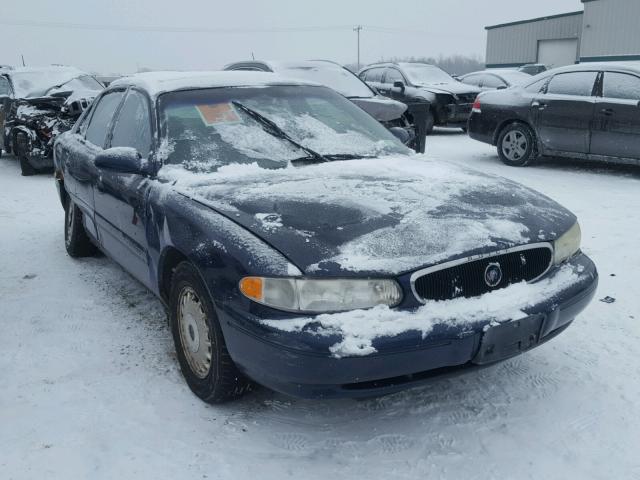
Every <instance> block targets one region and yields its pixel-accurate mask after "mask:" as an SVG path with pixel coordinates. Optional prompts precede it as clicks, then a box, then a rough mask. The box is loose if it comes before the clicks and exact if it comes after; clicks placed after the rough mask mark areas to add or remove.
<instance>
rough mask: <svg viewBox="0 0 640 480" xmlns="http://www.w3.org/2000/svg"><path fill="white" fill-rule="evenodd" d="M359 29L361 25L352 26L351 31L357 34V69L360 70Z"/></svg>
mask: <svg viewBox="0 0 640 480" xmlns="http://www.w3.org/2000/svg"><path fill="white" fill-rule="evenodd" d="M360 30H362V25H358V26H357V27H354V28H353V31H354V32H356V34H357V35H358V70H360Z"/></svg>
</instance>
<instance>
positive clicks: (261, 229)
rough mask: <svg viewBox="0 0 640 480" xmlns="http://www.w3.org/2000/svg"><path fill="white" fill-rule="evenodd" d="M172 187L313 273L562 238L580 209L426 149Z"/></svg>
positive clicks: (408, 263) (187, 176)
mask: <svg viewBox="0 0 640 480" xmlns="http://www.w3.org/2000/svg"><path fill="white" fill-rule="evenodd" d="M160 178H164V179H166V180H177V182H176V183H175V185H174V186H173V188H176V189H178V190H179V191H181V192H182V193H184V194H185V195H188V196H190V197H192V198H194V199H195V200H197V201H199V202H201V203H204V204H206V205H208V206H209V207H211V208H212V209H214V210H216V211H218V212H220V213H222V214H224V215H226V216H228V217H229V218H231V219H233V220H234V221H236V222H238V223H239V224H241V225H242V226H244V227H245V228H247V229H248V230H250V231H252V232H253V233H254V234H255V235H257V236H259V237H260V238H262V239H263V240H264V241H266V242H268V243H269V244H270V245H272V246H273V247H274V248H276V249H277V250H279V251H280V252H282V253H283V254H284V255H286V256H287V257H288V258H289V259H290V260H291V261H292V262H293V263H295V264H296V266H297V267H298V268H300V269H301V270H302V271H303V272H304V273H305V274H306V275H310V276H316V275H317V276H322V275H344V276H349V275H356V274H360V275H361V274H370V275H397V274H400V273H403V272H408V271H412V270H415V269H417V268H420V267H424V266H428V265H433V264H436V263H440V262H443V261H446V260H449V259H453V258H461V257H466V256H469V255H473V254H478V253H485V252H489V251H492V250H498V249H502V248H507V247H512V246H515V245H522V244H528V243H535V242H541V241H548V240H554V239H556V238H557V237H558V236H559V235H561V234H562V233H564V232H565V231H566V230H568V229H569V228H570V227H571V226H572V225H573V223H574V222H575V221H576V218H575V216H574V215H573V214H572V213H571V212H569V211H567V210H566V209H564V208H563V207H561V206H560V205H558V204H557V203H555V202H554V201H552V200H550V199H549V198H547V197H545V196H543V195H541V194H539V193H537V192H535V191H533V190H530V189H528V188H526V187H524V186H522V185H520V184H517V183H515V182H512V181H510V180H506V179H503V178H500V177H495V176H490V175H486V174H483V173H480V172H476V171H473V170H469V169H462V168H459V167H455V166H453V165H451V164H448V163H444V162H438V161H432V160H428V159H427V158H426V157H424V156H393V157H383V158H379V159H366V160H349V161H337V162H332V163H324V164H315V165H307V166H303V167H288V168H283V169H277V170H266V169H262V168H259V167H258V166H257V165H255V164H252V165H232V166H227V167H222V168H221V169H220V170H218V171H217V172H216V173H210V174H195V173H191V172H187V171H186V170H184V169H182V167H170V166H165V167H164V168H163V169H162V170H161V171H160Z"/></svg>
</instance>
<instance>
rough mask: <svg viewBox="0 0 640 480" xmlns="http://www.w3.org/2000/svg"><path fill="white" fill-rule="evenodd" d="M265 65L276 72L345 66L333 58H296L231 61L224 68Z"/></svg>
mask: <svg viewBox="0 0 640 480" xmlns="http://www.w3.org/2000/svg"><path fill="white" fill-rule="evenodd" d="M258 65H260V66H264V67H266V68H268V69H270V70H271V71H273V72H276V73H277V71H278V70H281V69H282V70H286V69H291V68H305V67H309V68H311V67H314V68H317V67H324V68H331V69H340V70H342V69H344V68H345V67H343V66H342V65H340V64H339V63H336V62H333V61H331V60H319V59H318V60H295V61H287V60H284V61H282V60H243V61H240V62H233V63H229V64H227V65H225V66H224V70H227V69H228V68H231V67H237V66H258Z"/></svg>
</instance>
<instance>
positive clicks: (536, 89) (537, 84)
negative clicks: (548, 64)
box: [525, 77, 549, 93]
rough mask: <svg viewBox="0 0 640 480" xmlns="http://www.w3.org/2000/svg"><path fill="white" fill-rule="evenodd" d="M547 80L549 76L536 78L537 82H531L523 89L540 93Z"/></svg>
mask: <svg viewBox="0 0 640 480" xmlns="http://www.w3.org/2000/svg"><path fill="white" fill-rule="evenodd" d="M548 80H549V77H545V78H543V79H542V80H538V81H537V82H533V83H532V84H530V85H528V86H526V87H525V90H526V91H527V92H529V93H540V91H541V90H542V87H544V86H545V85H546V83H547V81H548Z"/></svg>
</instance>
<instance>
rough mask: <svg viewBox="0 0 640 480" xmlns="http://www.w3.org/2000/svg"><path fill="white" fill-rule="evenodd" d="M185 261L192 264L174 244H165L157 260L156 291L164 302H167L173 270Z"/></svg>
mask: <svg viewBox="0 0 640 480" xmlns="http://www.w3.org/2000/svg"><path fill="white" fill-rule="evenodd" d="M185 261H186V262H189V263H191V264H193V262H191V261H190V260H189V257H187V256H186V255H185V254H184V253H182V252H181V251H180V250H178V249H177V248H176V247H174V246H167V247H166V248H165V249H164V250H163V251H162V254H161V255H160V261H159V262H158V292H159V293H160V297H161V298H162V300H163V301H164V302H165V304H168V303H169V294H170V292H171V277H172V276H173V272H174V270H175V269H176V267H177V266H178V265H179V264H180V263H182V262H185Z"/></svg>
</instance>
